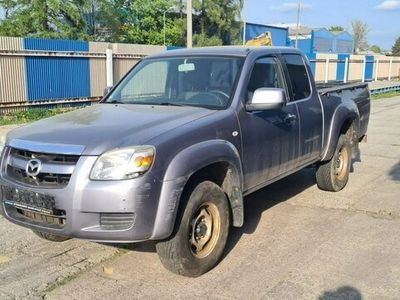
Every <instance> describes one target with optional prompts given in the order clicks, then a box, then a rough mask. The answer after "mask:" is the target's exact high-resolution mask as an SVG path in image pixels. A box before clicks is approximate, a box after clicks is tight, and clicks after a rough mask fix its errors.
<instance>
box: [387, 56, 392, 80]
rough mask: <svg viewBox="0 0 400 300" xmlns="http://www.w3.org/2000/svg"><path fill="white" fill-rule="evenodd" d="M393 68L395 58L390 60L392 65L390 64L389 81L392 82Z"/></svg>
mask: <svg viewBox="0 0 400 300" xmlns="http://www.w3.org/2000/svg"><path fill="white" fill-rule="evenodd" d="M392 66H393V58H391V59H390V63H389V76H388V80H389V81H390V80H392Z"/></svg>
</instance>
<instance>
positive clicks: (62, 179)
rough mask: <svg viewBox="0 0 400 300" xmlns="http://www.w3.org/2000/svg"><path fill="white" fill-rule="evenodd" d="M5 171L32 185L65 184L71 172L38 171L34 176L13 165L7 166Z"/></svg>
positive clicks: (16, 178)
mask: <svg viewBox="0 0 400 300" xmlns="http://www.w3.org/2000/svg"><path fill="white" fill-rule="evenodd" d="M7 173H8V175H9V176H10V177H12V178H14V179H15V180H17V181H19V182H22V183H25V184H28V185H32V186H38V187H39V186H48V187H50V186H66V185H67V184H68V182H69V179H70V178H71V174H52V173H40V174H39V175H37V176H36V177H34V178H33V177H29V176H28V175H27V174H26V171H25V170H21V169H19V168H15V167H13V166H8V167H7Z"/></svg>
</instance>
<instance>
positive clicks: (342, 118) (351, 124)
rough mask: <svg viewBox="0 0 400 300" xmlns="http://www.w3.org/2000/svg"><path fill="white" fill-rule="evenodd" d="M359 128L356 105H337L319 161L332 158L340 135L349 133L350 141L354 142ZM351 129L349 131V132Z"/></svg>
mask: <svg viewBox="0 0 400 300" xmlns="http://www.w3.org/2000/svg"><path fill="white" fill-rule="evenodd" d="M359 127H360V115H359V112H358V109H357V106H356V104H355V103H354V105H343V104H342V105H339V107H338V108H337V109H336V110H335V112H334V114H333V117H332V120H331V124H330V128H329V134H328V139H327V143H326V146H325V151H324V152H323V154H322V158H321V161H328V160H330V159H331V158H332V156H333V154H334V152H335V149H336V144H337V142H338V140H339V137H340V135H341V134H346V133H348V132H350V133H351V137H350V138H351V141H352V142H354V141H355V139H356V137H357V133H358V131H359ZM349 129H351V130H349Z"/></svg>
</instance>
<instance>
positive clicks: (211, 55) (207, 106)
mask: <svg viewBox="0 0 400 300" xmlns="http://www.w3.org/2000/svg"><path fill="white" fill-rule="evenodd" d="M172 51H173V50H172ZM186 57H190V58H210V57H211V58H212V57H215V58H235V59H238V60H239V61H240V62H241V65H240V67H239V68H238V71H237V74H236V78H235V82H234V83H233V85H232V92H231V94H230V95H229V100H228V101H227V103H226V105H225V106H221V107H216V106H210V105H182V107H185V106H187V107H200V108H206V109H211V110H225V109H228V108H229V107H230V106H231V104H232V101H233V98H234V96H235V94H236V92H237V86H238V83H239V79H240V75H241V74H242V70H243V66H244V64H245V60H246V56H242V55H227V54H204V55H203V54H189V55H179V54H178V55H174V56H159V57H158V56H155V57H145V58H142V59H140V60H139V61H138V62H137V63H136V64H135V65H134V66H133V67H132V68H131V69H130V70H129V71H128V72H127V73H126V74H125V75H124V76H123V77H122V78H121V79H120V80H119V81H118V82H117V83H116V84H115V85H114V86H113V87H112V89H111V90H110V91H109V92H108V94H107V95H105V96H104V97H103V98H102V99H101V100H100V101H99V102H98V103H99V104H127V105H135V104H136V103H113V102H111V101H110V102H107V100H108V98H109V97H110V96H111V94H112V93H113V92H114V90H115V89H116V88H118V86H119V85H120V84H121V83H122V82H123V81H124V80H125V78H126V77H128V76H129V74H130V73H132V72H133V70H134V69H135V68H137V67H138V66H139V65H140V63H142V62H143V61H151V60H169V59H177V58H180V59H184V58H186ZM140 104H141V105H143V103H140ZM146 105H147V104H146ZM148 105H150V104H148ZM151 105H156V104H154V103H152V104H151Z"/></svg>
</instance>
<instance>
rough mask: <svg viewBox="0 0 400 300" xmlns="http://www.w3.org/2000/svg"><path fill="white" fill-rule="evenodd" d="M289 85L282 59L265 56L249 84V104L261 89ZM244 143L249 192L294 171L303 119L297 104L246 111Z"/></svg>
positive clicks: (244, 159) (254, 71)
mask: <svg viewBox="0 0 400 300" xmlns="http://www.w3.org/2000/svg"><path fill="white" fill-rule="evenodd" d="M263 87H266V88H281V89H284V90H286V94H287V95H288V92H287V85H286V81H285V77H284V73H283V68H282V65H281V63H280V60H279V59H278V58H277V57H272V56H270V57H263V58H259V59H257V60H256V61H255V63H254V66H253V70H252V73H251V76H250V79H249V82H248V85H247V91H246V92H247V96H246V98H247V99H246V101H249V100H250V99H251V98H252V96H253V93H254V91H255V90H256V89H258V88H263ZM239 121H240V125H241V130H242V141H243V146H242V150H243V154H242V159H243V171H244V175H245V176H244V177H245V190H249V189H251V188H254V187H257V186H259V185H262V184H263V183H266V182H267V181H270V180H272V179H274V178H276V177H278V176H280V175H282V174H284V173H285V172H288V171H289V170H290V169H291V168H293V167H294V166H295V165H296V163H297V160H298V157H299V137H300V133H299V116H298V110H297V106H296V104H295V103H288V104H286V105H285V106H284V107H283V108H281V109H274V110H263V111H253V112H248V111H244V112H243V113H241V114H240V117H239Z"/></svg>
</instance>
